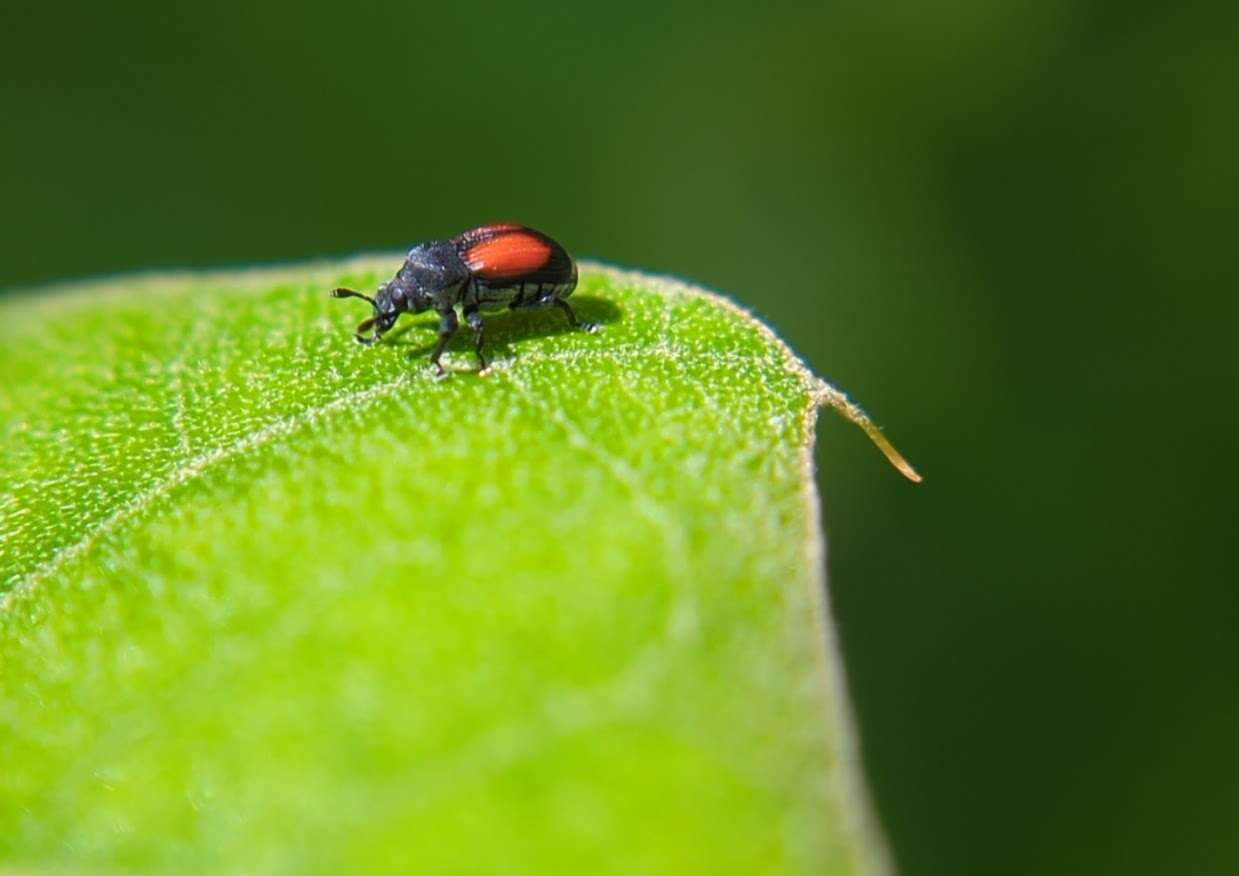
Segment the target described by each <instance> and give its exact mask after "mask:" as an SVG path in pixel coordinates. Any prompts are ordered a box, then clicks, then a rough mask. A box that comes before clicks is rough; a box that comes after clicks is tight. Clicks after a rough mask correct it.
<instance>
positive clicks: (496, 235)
mask: <svg viewBox="0 0 1239 876" xmlns="http://www.w3.org/2000/svg"><path fill="white" fill-rule="evenodd" d="M576 281H577V271H576V263H575V262H573V261H572V257H571V256H570V255H568V253H567V251H565V250H564V248H563V247H562V246H560V245H559V244H558V243H556V242H555V241H554V240H552V239H551V238H550V237H548V236H547V235H545V234H543V233H542V232H541V231H535V230H534V229H532V228H527V227H526V226H524V225H511V224H505V225H483V226H481V227H479V228H472V229H470V230H468V231H463V232H461V233H460V234H457V235H456V236H455V237H450V238H448V239H447V240H430V241H426V242H425V243H419V244H417V245H416V246H414V247H413V249H411V250H409V255H408V257H407V258H406V259H405V260H404V264H403V265H402V266H401V267H400V270H399V271H397V272H396V276H395V277H393V278H392V279H391V280H389V281H388V282H386V283H384V284H382V285H381V286H379V289H378V292H376V293H375V296H374V297H373V298H371V297H370V296H368V295H363V294H362V293H360V292H356V291H354V290H352V289H342V288H341V289H333V290H332V292H331V295H332V297H333V298H360V299H362V300H363V301H368V302H370V306H371V307H373V308H374V315H373V316H371V317H369V318H368V319H365V320H362V322H361V323H360V324H359V325H358V326H357V329H356V332H355V334H356V337H357V340H358V341H359V342H360V343H363V344H366V345H369V344H373V343H376V342H377V341H378V340H379V339H380V338H382V337H383V335H384V333H386V332H387V331H388V330H390V329H391V327H392V326H393V325H395V324H396V320H397V318H399V316H400V314H402V313H422V312H423V311H426V310H433V311H435V312H436V313H437V314H439V339H438V343H436V344H435V347H434V351H433V352H432V353H431V354H430V364H431V365H433V366H434V368H435V371H436V373H438V374H443V373H444V371H443V366H442V365H441V364H440V362H439V358H440V357H441V356H442V355H443V351H444V349H446V348H447V345H448V342H449V341H450V340H451V339H452V336H453V335H454V334H456V329H457V327H458V326H459V320H458V318H457V316H456V308H457V307H459V308H460V310H461V315H462V316H463V317H464V319H465V323H466V324H467V325H468V326H469V328H470V329H472V330H473V348H474V350H475V351H476V353H477V357H478V363H479V364H480V366H481V368H482V370H483V371H484V370H486V367H487V364H488V363H487V359H486V353H485V349H484V342H483V336H484V330H485V323H484V322H483V320H482V312H483V311H494V310H505V309H506V310H525V309H531V308H550V307H556V308H558V309H559V310H562V311H563V312H564V315H565V316H567V317H568V324H569V325H571V326H572V327H573V328H576V329H581V330H582V331H587V332H593V331H596V330H597V328H598V327H597V326H596V325H595V324H594V323H589V322H582V321H581V320H579V319H577V315H576V312H575V311H574V310H573V309H572V305H570V304H569V303H568V300H567V299H568V296H569V295H571V294H572V290H573V289H575V288H576ZM367 332H372V333H371V334H369V335H367V334H366V333H367Z"/></svg>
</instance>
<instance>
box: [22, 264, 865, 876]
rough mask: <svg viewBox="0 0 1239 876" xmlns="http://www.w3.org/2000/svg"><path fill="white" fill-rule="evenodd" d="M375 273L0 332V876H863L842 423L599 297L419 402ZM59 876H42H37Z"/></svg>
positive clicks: (627, 289)
mask: <svg viewBox="0 0 1239 876" xmlns="http://www.w3.org/2000/svg"><path fill="white" fill-rule="evenodd" d="M396 263H398V259H395V260H393V259H390V258H386V259H384V258H361V259H356V260H352V261H348V262H342V263H331V264H317V265H301V266H289V267H282V268H274V269H261V270H256V271H250V272H239V273H199V274H181V275H150V276H130V277H121V278H117V279H111V280H107V281H102V282H97V283H89V284H84V285H79V286H74V287H69V288H65V289H60V290H55V291H47V292H43V293H40V294H37V295H36V294H18V295H14V296H9V297H8V298H7V299H3V300H0V374H3V387H2V388H0V429H2V430H3V431H2V433H0V434H3V441H4V445H3V451H4V452H3V455H2V456H0V591H3V593H2V595H0V764H3V767H2V768H0V860H4V861H8V862H10V863H15V864H20V865H23V866H29V867H44V866H46V867H51V868H64V867H69V868H80V869H83V870H84V871H91V872H93V871H94V870H96V869H98V868H105V869H108V868H120V869H137V870H146V869H151V870H158V871H168V872H240V871H245V872H405V871H408V870H409V869H414V870H416V871H418V872H427V873H438V872H462V873H472V872H526V873H547V872H588V873H611V872H614V873H634V872H641V873H660V872H665V873H677V874H682V873H720V872H743V873H802V872H803V873H809V872H813V873H822V872H826V873H840V874H844V873H853V872H874V871H875V870H880V869H881V863H882V855H881V852H880V848H879V844H878V843H877V842H876V841H875V840H874V838H873V836H872V834H871V832H870V831H869V830H867V828H866V818H865V803H864V799H863V794H862V792H861V789H860V787H859V784H858V782H857V781H856V780H855V777H854V767H853V765H852V763H851V749H850V743H849V739H848V734H847V715H846V704H845V702H844V698H843V694H842V690H841V685H839V684H838V683H837V678H838V677H839V667H838V665H837V658H836V657H835V655H834V654H833V652H832V650H831V647H830V639H829V630H828V629H823V618H824V617H825V614H824V611H823V605H822V586H823V582H822V578H821V562H822V560H821V544H820V536H819V531H818V522H817V499H816V495H815V492H814V487H813V481H812V472H811V470H810V466H811V463H810V459H811V456H810V445H811V442H812V426H813V420H814V414H815V409H816V406H817V404H818V402H819V401H820V400H821V398H822V393H823V392H824V386H823V385H822V384H821V383H820V382H819V381H817V380H816V379H815V378H813V377H812V376H811V375H810V374H809V373H808V372H807V371H806V370H805V369H804V367H803V366H802V365H801V364H800V363H799V362H798V361H797V360H796V359H795V358H794V357H793V356H792V355H791V354H790V352H789V351H788V350H787V349H786V347H784V346H783V344H782V343H781V342H780V341H778V339H777V338H775V337H774V335H773V334H772V333H771V332H770V331H769V330H768V329H766V328H764V327H763V326H762V325H760V324H759V323H757V322H756V321H754V320H753V319H752V318H751V317H749V316H748V315H747V314H745V313H744V312H742V311H740V310H739V309H737V308H735V307H734V306H732V305H730V304H729V303H727V302H726V301H725V300H723V299H721V298H718V297H717V296H713V295H710V294H708V293H703V292H701V291H700V290H696V289H693V288H691V287H688V286H685V285H682V284H678V283H674V282H670V281H665V280H658V279H653V278H649V277H644V276H641V275H637V274H627V273H621V272H618V271H614V270H610V269H605V268H601V267H598V266H589V265H586V266H584V270H583V273H582V281H581V285H580V287H579V288H578V291H577V292H576V294H575V296H574V298H573V302H574V304H575V305H576V306H577V309H578V312H579V313H580V315H581V317H582V318H583V319H589V320H594V321H597V322H600V323H601V324H602V329H601V331H600V332H599V333H597V334H592V335H590V334H584V333H577V332H572V331H569V330H568V329H567V326H566V325H565V323H564V320H563V317H562V315H561V314H559V313H557V312H554V311H551V312H540V313H524V312H522V313H502V314H498V315H495V316H492V317H490V318H489V320H488V344H489V347H490V351H491V352H492V354H493V357H494V359H495V363H494V366H493V368H492V369H491V371H490V372H489V373H487V374H486V375H484V376H479V375H478V374H476V373H474V370H473V369H474V368H475V365H474V360H473V357H472V353H471V352H470V344H469V340H468V338H467V337H466V336H467V334H468V332H467V331H462V332H461V333H460V337H459V338H458V339H457V342H456V343H454V344H453V346H452V347H451V348H450V350H449V353H448V355H447V356H446V357H445V360H444V361H445V364H447V365H449V367H450V368H451V370H452V373H451V374H450V376H449V377H448V378H446V379H435V378H434V377H433V376H432V375H431V374H430V372H429V369H428V368H427V366H426V362H425V358H426V353H427V352H428V350H429V347H430V345H431V343H432V342H433V340H434V326H435V321H434V319H433V317H432V316H422V317H416V318H410V317H405V318H404V323H402V325H407V328H401V329H399V330H397V331H396V332H393V333H392V334H390V335H389V336H388V338H387V339H386V340H385V341H384V343H383V344H381V345H379V346H377V347H374V348H362V347H360V346H359V345H357V344H355V343H353V341H352V340H351V337H350V329H351V327H352V326H353V324H354V323H355V322H356V321H357V320H358V319H360V318H361V317H362V316H366V315H367V314H366V312H365V309H364V307H363V306H362V305H360V304H359V303H357V302H348V303H343V302H339V301H333V300H331V299H329V298H328V296H327V291H328V290H329V289H331V288H333V287H334V286H337V285H341V286H352V287H355V288H359V289H370V288H373V287H374V286H375V285H376V284H377V283H378V282H379V281H381V280H383V279H385V278H386V277H387V276H389V275H390V273H391V271H392V269H393V268H394V267H395V265H396ZM57 872H61V871H60V870H59V869H57Z"/></svg>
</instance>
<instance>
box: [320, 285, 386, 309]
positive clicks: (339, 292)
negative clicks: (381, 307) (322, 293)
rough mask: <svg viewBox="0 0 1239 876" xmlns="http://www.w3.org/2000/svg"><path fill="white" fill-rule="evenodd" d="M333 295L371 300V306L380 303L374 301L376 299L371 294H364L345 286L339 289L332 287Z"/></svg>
mask: <svg viewBox="0 0 1239 876" xmlns="http://www.w3.org/2000/svg"><path fill="white" fill-rule="evenodd" d="M331 297H332V298H360V299H361V300H362V301H369V302H370V306H371V307H378V305H377V304H375V303H374V299H373V298H371V297H370V296H369V295H362V294H361V293H360V292H357V291H355V290H353V289H345V288H343V287H341V288H339V289H332V290H331Z"/></svg>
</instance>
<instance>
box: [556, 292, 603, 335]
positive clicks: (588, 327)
mask: <svg viewBox="0 0 1239 876" xmlns="http://www.w3.org/2000/svg"><path fill="white" fill-rule="evenodd" d="M555 306H556V307H558V308H559V309H560V310H562V311H563V312H564V315H565V316H567V317H568V325H570V326H572V327H573V328H575V329H580V330H581V331H583V332H596V331H598V323H596V322H581V321H580V320H579V319H577V318H576V311H574V310H573V309H572V305H571V304H569V303H568V302H567V301H565V300H564V299H562V298H556V299H555Z"/></svg>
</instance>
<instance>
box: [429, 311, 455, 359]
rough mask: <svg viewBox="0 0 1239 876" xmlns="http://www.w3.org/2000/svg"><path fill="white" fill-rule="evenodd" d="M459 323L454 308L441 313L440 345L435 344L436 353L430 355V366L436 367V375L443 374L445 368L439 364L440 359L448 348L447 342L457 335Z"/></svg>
mask: <svg viewBox="0 0 1239 876" xmlns="http://www.w3.org/2000/svg"><path fill="white" fill-rule="evenodd" d="M457 325H459V323H458V322H457V321H456V311H455V310H453V309H452V308H450V307H449V308H447V309H446V310H440V311H439V343H437V344H435V349H434V352H433V353H431V354H430V364H431V365H433V366H434V367H435V373H437V374H442V373H443V366H442V365H440V364H439V357H440V356H442V355H443V351H444V350H445V349H446V348H447V342H448V341H450V340H451V339H452V335H454V334H456V326H457Z"/></svg>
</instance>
